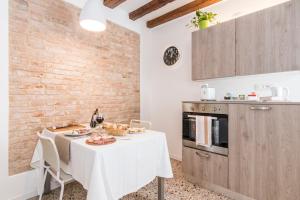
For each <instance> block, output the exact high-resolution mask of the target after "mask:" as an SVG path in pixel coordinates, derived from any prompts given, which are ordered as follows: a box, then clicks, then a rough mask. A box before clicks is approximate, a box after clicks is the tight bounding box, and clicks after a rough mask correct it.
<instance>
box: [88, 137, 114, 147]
mask: <svg viewBox="0 0 300 200" xmlns="http://www.w3.org/2000/svg"><path fill="white" fill-rule="evenodd" d="M115 141H116V138H115V137H113V136H109V135H100V136H98V135H97V136H92V137H90V138H89V139H87V140H86V143H87V144H93V145H105V144H111V143H114V142H115Z"/></svg>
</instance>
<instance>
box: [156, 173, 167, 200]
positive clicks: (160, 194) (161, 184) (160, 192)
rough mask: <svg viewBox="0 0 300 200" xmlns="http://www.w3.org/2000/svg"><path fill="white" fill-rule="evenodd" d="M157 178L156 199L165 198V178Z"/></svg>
mask: <svg viewBox="0 0 300 200" xmlns="http://www.w3.org/2000/svg"><path fill="white" fill-rule="evenodd" d="M157 178H158V200H164V199H165V180H164V178H162V177H157Z"/></svg>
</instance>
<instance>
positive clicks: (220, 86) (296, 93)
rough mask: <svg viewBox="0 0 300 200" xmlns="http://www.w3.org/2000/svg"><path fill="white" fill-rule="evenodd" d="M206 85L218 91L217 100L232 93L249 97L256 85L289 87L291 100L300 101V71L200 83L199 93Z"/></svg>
mask: <svg viewBox="0 0 300 200" xmlns="http://www.w3.org/2000/svg"><path fill="white" fill-rule="evenodd" d="M206 83H207V84H208V85H209V87H213V88H215V89H216V98H217V100H223V98H224V95H225V94H226V93H227V92H230V93H231V94H232V95H234V96H238V95H239V94H246V95H247V94H249V93H250V92H253V91H255V85H259V86H262V85H268V86H276V87H278V86H282V87H287V88H289V90H290V95H289V100H291V101H300V88H299V87H300V71H294V72H282V73H273V74H262V75H252V76H241V77H228V78H222V79H211V80H206V81H200V82H199V93H200V86H201V85H202V84H206Z"/></svg>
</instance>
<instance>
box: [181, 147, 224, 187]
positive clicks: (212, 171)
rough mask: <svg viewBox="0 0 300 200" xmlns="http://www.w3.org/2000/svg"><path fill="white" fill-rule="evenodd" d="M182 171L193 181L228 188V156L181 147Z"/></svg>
mask: <svg viewBox="0 0 300 200" xmlns="http://www.w3.org/2000/svg"><path fill="white" fill-rule="evenodd" d="M182 159H183V162H182V163H183V172H184V174H185V175H186V176H187V178H188V179H189V180H190V181H191V182H193V183H199V184H200V185H201V184H205V183H209V184H214V185H217V186H221V187H224V188H228V158H227V157H225V156H221V155H217V154H213V153H208V152H205V151H200V150H196V149H193V148H188V147H183V155H182Z"/></svg>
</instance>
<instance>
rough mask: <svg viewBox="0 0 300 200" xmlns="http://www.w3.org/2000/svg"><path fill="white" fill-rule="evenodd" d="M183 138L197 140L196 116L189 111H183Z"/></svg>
mask: <svg viewBox="0 0 300 200" xmlns="http://www.w3.org/2000/svg"><path fill="white" fill-rule="evenodd" d="M182 138H183V139H184V140H190V141H195V140H196V118H195V117H194V116H190V115H189V114H188V113H183V121H182Z"/></svg>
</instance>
